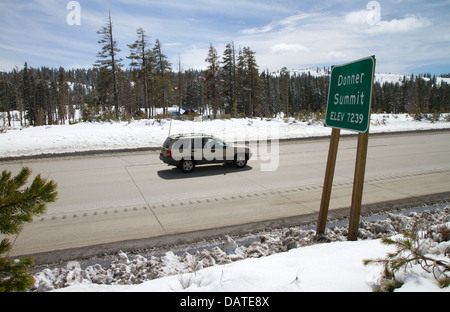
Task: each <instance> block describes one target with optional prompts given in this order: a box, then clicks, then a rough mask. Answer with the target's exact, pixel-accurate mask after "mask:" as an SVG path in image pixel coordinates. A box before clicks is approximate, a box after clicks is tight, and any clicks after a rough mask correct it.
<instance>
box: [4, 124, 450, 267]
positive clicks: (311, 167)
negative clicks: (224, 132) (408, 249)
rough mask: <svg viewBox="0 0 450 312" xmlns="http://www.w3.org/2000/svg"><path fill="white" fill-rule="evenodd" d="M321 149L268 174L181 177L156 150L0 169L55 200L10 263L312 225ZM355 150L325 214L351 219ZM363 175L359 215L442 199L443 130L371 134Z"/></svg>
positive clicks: (446, 147) (286, 153)
mask: <svg viewBox="0 0 450 312" xmlns="http://www.w3.org/2000/svg"><path fill="white" fill-rule="evenodd" d="M329 143H330V139H329V138H322V139H310V140H297V141H289V142H280V144H279V148H278V150H279V154H278V152H277V156H279V159H277V164H278V166H277V169H276V170H273V171H264V170H261V169H263V168H264V164H265V162H266V160H263V159H259V158H257V159H252V160H250V161H249V163H248V166H247V168H245V169H241V170H239V169H237V168H234V167H233V166H231V165H211V166H203V167H200V166H199V167H197V168H196V170H195V171H194V172H193V173H191V174H184V173H181V172H180V171H179V170H178V169H176V168H174V167H168V166H166V165H165V164H163V163H162V162H161V161H160V160H159V153H158V152H131V153H120V154H106V155H96V156H95V155H94V156H84V157H82V156H77V157H64V158H52V159H36V160H16V161H3V162H0V170H10V171H12V172H13V173H14V174H17V173H18V172H19V170H20V169H21V168H22V167H23V166H27V167H30V168H31V169H32V170H33V175H32V176H33V177H34V176H35V175H37V174H39V173H40V174H41V175H42V177H44V178H47V179H51V180H54V181H55V182H56V183H57V184H58V193H59V199H58V200H57V201H56V202H55V203H52V204H50V205H49V206H48V209H47V213H46V214H45V215H43V216H39V217H36V218H35V219H34V221H33V222H32V223H29V224H26V225H25V227H24V230H23V231H22V232H21V233H20V234H19V235H18V236H17V237H16V236H13V237H10V240H11V241H12V242H14V246H13V249H12V250H11V252H10V254H9V257H18V256H25V255H33V256H36V257H37V262H39V261H42V262H43V261H49V257H50V258H52V259H53V260H57V259H66V258H70V257H76V258H80V257H90V256H95V255H101V254H102V253H107V252H114V251H115V250H116V251H117V250H120V249H122V250H126V249H128V250H132V249H142V248H151V247H154V246H158V245H163V244H175V243H181V242H189V241H194V240H196V239H201V238H202V237H204V236H208V235H209V236H212V235H224V234H229V233H245V232H251V231H254V230H258V229H263V228H268V227H271V226H291V225H299V224H304V223H308V222H315V221H317V215H318V211H319V207H320V200H321V195H322V186H323V180H324V175H325V169H326V162H327V156H328V149H329ZM356 145H357V138H356V137H354V136H352V137H344V136H343V137H341V140H340V144H339V149H338V158H337V164H336V171H335V177H334V183H333V190H332V194H331V201H330V213H329V216H330V217H331V216H333V217H345V216H348V215H349V207H350V203H351V196H352V194H351V193H352V186H353V175H354V167H355V160H356ZM365 177H366V178H365V185H364V193H363V201H362V204H363V213H368V212H370V211H376V210H379V209H391V208H393V207H394V208H398V207H403V206H405V207H406V206H411V205H421V204H427V203H431V202H435V201H440V200H447V199H448V198H450V131H436V132H435V131H432V132H420V133H407V134H392V135H371V136H370V138H369V149H368V158H367V167H366V175H365ZM44 255H46V257H47V258H45V257H44Z"/></svg>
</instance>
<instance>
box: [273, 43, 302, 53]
mask: <svg viewBox="0 0 450 312" xmlns="http://www.w3.org/2000/svg"><path fill="white" fill-rule="evenodd" d="M308 51H309V49H308V48H307V47H305V46H303V45H301V44H298V43H279V44H276V45H274V46H273V47H272V49H270V52H271V53H276V54H279V53H299V52H308Z"/></svg>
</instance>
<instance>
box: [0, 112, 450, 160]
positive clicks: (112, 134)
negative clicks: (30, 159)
mask: <svg viewBox="0 0 450 312" xmlns="http://www.w3.org/2000/svg"><path fill="white" fill-rule="evenodd" d="M446 119H448V117H446V116H442V117H441V120H440V121H439V122H430V121H427V120H425V119H424V120H422V121H415V120H414V119H413V118H412V117H411V116H409V115H407V114H400V115H393V114H373V115H372V117H371V128H370V133H381V132H396V131H414V130H429V129H444V128H446V129H448V128H450V122H448V121H446ZM16 123H17V122H16ZM17 124H18V123H17ZM19 125H20V124H19ZM169 133H171V134H177V133H207V134H212V135H215V136H217V137H219V138H222V139H224V140H227V141H244V140H266V139H268V138H271V139H289V138H307V137H317V136H329V135H330V134H331V129H330V128H326V127H324V126H323V123H322V122H317V121H313V120H305V121H298V120H295V119H293V118H290V119H283V118H273V119H256V118H255V119H247V118H243V119H224V120H204V121H180V120H172V121H170V120H162V121H161V122H157V121H154V120H137V121H131V122H114V123H109V122H105V123H78V124H74V125H62V126H42V127H26V128H20V126H16V127H13V128H12V129H9V130H7V131H6V133H0V159H1V158H7V157H20V156H33V155H41V154H60V153H71V152H85V151H98V150H118V149H136V148H149V147H160V146H161V145H162V143H163V142H164V140H165V139H166V137H167V136H168V135H169ZM346 133H350V132H347V131H342V134H346Z"/></svg>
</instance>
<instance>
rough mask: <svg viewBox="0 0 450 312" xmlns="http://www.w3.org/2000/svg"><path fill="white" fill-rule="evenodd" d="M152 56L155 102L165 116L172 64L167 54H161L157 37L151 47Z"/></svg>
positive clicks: (169, 93)
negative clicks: (153, 61) (153, 62)
mask: <svg viewBox="0 0 450 312" xmlns="http://www.w3.org/2000/svg"><path fill="white" fill-rule="evenodd" d="M153 57H154V58H155V93H156V97H155V102H156V105H157V106H158V107H162V108H163V115H164V118H165V117H166V113H167V106H168V103H169V98H170V96H171V91H172V81H171V79H170V74H171V71H172V68H171V66H172V64H170V62H169V61H168V60H167V56H166V55H164V54H163V52H162V47H161V43H160V42H159V40H158V39H156V42H155V46H154V48H153Z"/></svg>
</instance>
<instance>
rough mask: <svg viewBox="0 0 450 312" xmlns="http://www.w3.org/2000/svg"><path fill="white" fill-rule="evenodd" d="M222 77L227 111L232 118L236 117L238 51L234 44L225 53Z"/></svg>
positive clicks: (229, 45)
mask: <svg viewBox="0 0 450 312" xmlns="http://www.w3.org/2000/svg"><path fill="white" fill-rule="evenodd" d="M222 64H223V65H222V68H221V76H222V79H223V94H224V97H225V99H224V100H225V111H226V112H227V113H231V116H232V117H235V115H236V106H237V99H236V98H237V87H236V81H237V77H236V75H237V71H236V51H235V48H234V43H230V44H228V45H227V46H226V48H225V51H224V53H223V62H222Z"/></svg>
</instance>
